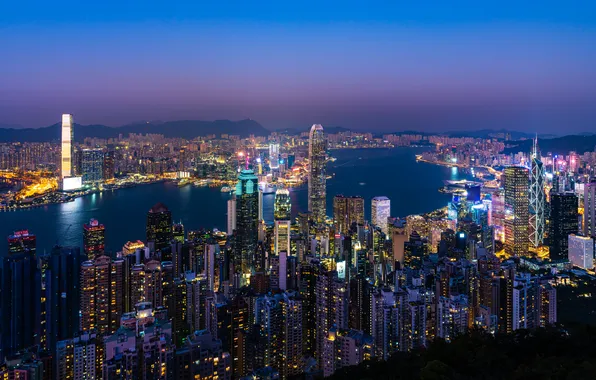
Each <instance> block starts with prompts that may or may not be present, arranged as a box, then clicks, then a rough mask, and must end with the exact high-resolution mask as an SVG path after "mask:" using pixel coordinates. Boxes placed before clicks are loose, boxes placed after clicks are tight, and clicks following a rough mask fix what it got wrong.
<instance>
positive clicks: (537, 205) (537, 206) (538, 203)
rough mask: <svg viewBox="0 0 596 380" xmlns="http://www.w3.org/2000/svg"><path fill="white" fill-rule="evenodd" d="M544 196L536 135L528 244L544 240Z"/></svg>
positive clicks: (538, 243) (542, 170)
mask: <svg viewBox="0 0 596 380" xmlns="http://www.w3.org/2000/svg"><path fill="white" fill-rule="evenodd" d="M545 210H546V196H545V194H544V165H543V164H542V161H541V160H540V151H539V150H538V137H536V139H534V147H533V149H532V166H531V171H530V244H532V245H533V246H534V247H539V246H541V245H542V243H543V242H544V228H545V226H546V214H545V212H546V211H545Z"/></svg>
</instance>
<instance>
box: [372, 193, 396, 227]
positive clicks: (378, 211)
mask: <svg viewBox="0 0 596 380" xmlns="http://www.w3.org/2000/svg"><path fill="white" fill-rule="evenodd" d="M371 208H372V209H371V221H372V224H374V225H375V226H379V227H381V231H383V232H384V233H385V234H388V233H389V228H388V226H387V218H389V217H390V216H391V201H390V200H389V198H387V197H374V198H373V199H372V204H371Z"/></svg>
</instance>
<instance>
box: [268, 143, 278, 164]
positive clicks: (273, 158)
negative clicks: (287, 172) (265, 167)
mask: <svg viewBox="0 0 596 380" xmlns="http://www.w3.org/2000/svg"><path fill="white" fill-rule="evenodd" d="M269 167H270V168H271V169H279V144H277V143H272V144H269Z"/></svg>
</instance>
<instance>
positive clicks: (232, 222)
mask: <svg viewBox="0 0 596 380" xmlns="http://www.w3.org/2000/svg"><path fill="white" fill-rule="evenodd" d="M235 229H236V196H235V195H232V197H231V198H230V199H228V235H229V236H232V234H234V230H235Z"/></svg>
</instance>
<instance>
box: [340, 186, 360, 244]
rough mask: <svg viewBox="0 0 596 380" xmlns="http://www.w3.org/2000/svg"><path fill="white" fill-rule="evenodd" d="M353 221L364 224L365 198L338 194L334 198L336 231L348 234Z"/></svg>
mask: <svg viewBox="0 0 596 380" xmlns="http://www.w3.org/2000/svg"><path fill="white" fill-rule="evenodd" d="M352 223H356V224H364V198H362V197H346V196H343V195H336V196H335V197H334V198H333V225H334V226H335V231H336V232H337V233H342V234H344V235H347V234H348V231H349V230H350V227H351V226H352Z"/></svg>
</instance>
